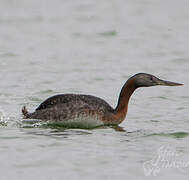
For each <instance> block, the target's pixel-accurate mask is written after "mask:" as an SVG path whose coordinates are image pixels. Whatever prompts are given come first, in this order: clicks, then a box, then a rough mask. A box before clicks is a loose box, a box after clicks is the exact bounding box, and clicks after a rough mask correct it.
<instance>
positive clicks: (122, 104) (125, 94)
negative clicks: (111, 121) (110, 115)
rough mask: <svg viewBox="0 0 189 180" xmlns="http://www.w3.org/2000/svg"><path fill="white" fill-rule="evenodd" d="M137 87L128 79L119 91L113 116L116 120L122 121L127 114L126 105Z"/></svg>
mask: <svg viewBox="0 0 189 180" xmlns="http://www.w3.org/2000/svg"><path fill="white" fill-rule="evenodd" d="M136 88H137V87H136V86H135V83H134V80H133V79H129V80H128V81H127V82H126V83H125V84H124V86H123V87H122V89H121V92H120V95H119V100H118V104H117V107H116V108H115V115H116V116H117V118H118V119H124V118H125V116H126V114H127V109H128V103H129V99H130V97H131V95H132V94H133V92H134V91H135V89H136Z"/></svg>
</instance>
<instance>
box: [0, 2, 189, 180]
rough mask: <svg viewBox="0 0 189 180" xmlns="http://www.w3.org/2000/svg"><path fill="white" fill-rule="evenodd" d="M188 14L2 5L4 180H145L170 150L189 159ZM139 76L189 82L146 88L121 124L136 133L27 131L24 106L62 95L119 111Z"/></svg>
mask: <svg viewBox="0 0 189 180" xmlns="http://www.w3.org/2000/svg"><path fill="white" fill-rule="evenodd" d="M188 9H189V1H188V0H182V1H177V0H165V1H161V0H153V1H150V0H126V1H125V0H116V1H115V0H104V1H100V0H96V1H93V0H83V1H76V0H54V1H51V0H40V1H39V0H27V1H26V0H19V1H18V0H0V82H1V83H0V116H1V126H0V128H1V130H0V139H1V147H0V152H1V155H0V161H1V162H3V163H2V167H1V170H0V173H1V179H19V180H20V179H33V178H37V179H45V180H47V179H49V180H51V179H53V180H54V179H62V178H69V179H97V178H98V179H104V178H108V179H128V178H129V179H145V178H146V176H145V175H144V172H143V168H142V164H143V163H144V162H145V161H147V160H150V159H152V158H153V153H154V152H156V150H157V149H158V147H160V146H161V145H164V144H165V145H168V144H169V145H170V144H171V145H172V146H173V148H174V149H176V150H178V151H179V152H182V153H183V154H182V157H183V158H184V159H185V160H186V161H189V156H188V148H189V145H188V144H187V143H186V142H188V135H189V128H188V127H189V126H188V120H189V119H188V107H189V86H188V80H189V79H188V77H189V50H188V47H189V11H188ZM138 72H146V73H151V74H154V75H156V76H157V77H160V78H162V79H166V80H170V81H175V82H180V83H184V84H185V85H184V86H183V87H152V88H144V89H139V90H137V91H136V93H134V95H133V97H132V99H131V101H130V105H129V112H128V116H127V119H126V120H125V121H124V122H123V123H122V124H121V127H122V128H123V129H124V130H126V131H127V132H130V133H127V132H117V131H115V130H114V129H111V128H105V129H94V130H64V131H54V130H52V129H43V128H33V126H32V127H30V128H24V127H20V123H21V124H22V122H21V121H22V116H21V108H22V106H23V105H26V106H27V107H28V109H29V110H30V111H33V110H34V109H35V108H36V107H37V106H38V105H39V103H41V102H42V101H43V100H45V99H46V98H47V97H49V96H52V95H54V94H58V93H84V94H92V95H96V96H98V97H101V98H103V99H104V100H106V101H107V102H108V103H110V104H111V105H112V106H115V105H116V103H117V99H118V96H119V92H120V89H121V87H122V85H123V84H124V83H125V81H126V80H127V79H128V78H129V77H130V76H132V75H134V74H135V73H138ZM18 124H19V125H18ZM187 172H189V169H188V171H187ZM157 178H159V179H168V178H171V179H178V178H182V179H185V178H187V176H186V174H184V173H182V172H179V170H178V171H177V170H174V169H169V170H162V171H161V172H160V173H159V174H158V176H157Z"/></svg>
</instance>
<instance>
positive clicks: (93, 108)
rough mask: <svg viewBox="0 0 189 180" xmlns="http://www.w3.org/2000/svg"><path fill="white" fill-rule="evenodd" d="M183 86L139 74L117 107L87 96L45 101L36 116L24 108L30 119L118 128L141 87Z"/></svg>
mask: <svg viewBox="0 0 189 180" xmlns="http://www.w3.org/2000/svg"><path fill="white" fill-rule="evenodd" d="M157 85H163V86H180V85H183V84H180V83H175V82H170V81H164V80H161V79H159V78H157V77H155V76H153V75H151V74H146V73H138V74H136V75H134V76H132V77H131V78H129V79H128V80H127V81H126V83H125V84H124V86H123V87H122V89H121V92H120V95H119V99H118V103H117V106H116V108H112V107H111V106H110V105H109V104H108V103H107V102H106V101H104V100H103V99H101V98H98V97H95V96H91V95H83V94H59V95H55V96H52V97H50V98H48V99H46V100H45V101H44V102H42V103H41V104H40V105H39V106H38V108H37V109H36V110H35V112H33V113H29V112H28V111H27V109H26V107H25V106H24V107H23V109H22V113H23V115H24V118H26V119H40V120H43V121H52V122H62V123H66V124H69V123H73V125H74V124H80V123H82V124H85V125H86V126H94V127H95V126H100V125H118V124H120V123H121V122H122V121H123V120H124V119H125V117H126V114H127V109H128V103H129V99H130V97H131V95H132V93H133V92H134V91H135V90H136V89H137V88H139V87H150V86H157Z"/></svg>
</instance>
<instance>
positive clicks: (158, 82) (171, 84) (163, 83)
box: [157, 79, 184, 86]
mask: <svg viewBox="0 0 189 180" xmlns="http://www.w3.org/2000/svg"><path fill="white" fill-rule="evenodd" d="M157 84H158V85H161V86H183V85H184V84H180V83H176V82H171V81H164V80H161V79H158V80H157Z"/></svg>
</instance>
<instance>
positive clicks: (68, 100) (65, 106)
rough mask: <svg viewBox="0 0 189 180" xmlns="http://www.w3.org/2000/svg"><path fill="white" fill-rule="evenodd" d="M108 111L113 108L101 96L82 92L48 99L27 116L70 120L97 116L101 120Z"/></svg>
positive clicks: (111, 110)
mask: <svg viewBox="0 0 189 180" xmlns="http://www.w3.org/2000/svg"><path fill="white" fill-rule="evenodd" d="M108 112H113V108H112V107H111V106H110V105H109V104H108V103H107V102H106V101H104V100H103V99H101V98H98V97H95V96H91V95H82V94H60V95H55V96H52V97H50V98H48V99H46V100H45V101H44V102H42V103H41V104H40V105H39V106H38V108H37V109H36V111H35V112H33V113H29V114H28V117H27V118H33V119H42V120H54V121H70V120H71V119H72V120H73V119H78V118H80V119H87V118H90V117H92V118H94V117H95V118H96V119H97V120H100V118H103V116H104V115H105V114H106V113H108Z"/></svg>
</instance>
